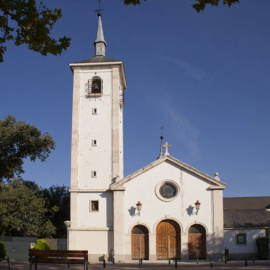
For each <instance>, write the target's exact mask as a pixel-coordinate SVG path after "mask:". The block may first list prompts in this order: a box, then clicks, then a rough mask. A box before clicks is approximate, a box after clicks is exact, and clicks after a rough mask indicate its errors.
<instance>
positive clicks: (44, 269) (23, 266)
mask: <svg viewBox="0 0 270 270" xmlns="http://www.w3.org/2000/svg"><path fill="white" fill-rule="evenodd" d="M0 269H1V270H6V269H8V266H7V263H6V262H1V263H0ZM10 269H11V270H28V269H29V263H28V262H11V267H10ZM56 269H63V270H64V269H66V270H83V265H71V266H70V267H68V266H67V265H65V264H58V265H50V264H38V270H56ZM88 269H89V270H96V269H114V270H116V269H119V270H121V269H123V270H135V269H148V270H154V269H163V270H173V269H176V268H175V264H174V263H171V264H168V262H165V261H164V262H158V263H152V262H143V266H142V268H139V263H136V262H132V263H116V264H112V263H111V262H109V263H106V268H103V264H102V262H101V263H91V264H89V265H88ZM177 269H183V270H184V269H193V270H196V269H198V270H210V269H220V270H229V269H230V270H232V269H234V270H240V269H245V270H247V269H254V270H256V269H260V270H270V261H255V263H253V262H252V261H248V265H247V266H245V262H244V261H234V262H230V261H229V262H228V263H227V264H225V263H224V262H213V267H212V268H211V267H210V263H209V262H199V264H196V262H178V263H177Z"/></svg>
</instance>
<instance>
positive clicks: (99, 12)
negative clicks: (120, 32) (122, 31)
mask: <svg viewBox="0 0 270 270" xmlns="http://www.w3.org/2000/svg"><path fill="white" fill-rule="evenodd" d="M103 10H104V9H101V8H100V0H98V9H96V10H95V12H97V13H98V16H101V11H103Z"/></svg>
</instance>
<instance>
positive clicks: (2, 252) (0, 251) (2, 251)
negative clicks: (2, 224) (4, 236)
mask: <svg viewBox="0 0 270 270" xmlns="http://www.w3.org/2000/svg"><path fill="white" fill-rule="evenodd" d="M6 254H7V250H6V247H5V244H4V242H2V241H0V259H3V258H5V257H6Z"/></svg>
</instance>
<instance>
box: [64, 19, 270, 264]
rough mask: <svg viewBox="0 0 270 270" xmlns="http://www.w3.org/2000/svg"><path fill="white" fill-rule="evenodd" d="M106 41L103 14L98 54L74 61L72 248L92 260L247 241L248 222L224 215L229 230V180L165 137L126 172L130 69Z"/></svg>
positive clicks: (185, 252) (175, 254)
mask: <svg viewBox="0 0 270 270" xmlns="http://www.w3.org/2000/svg"><path fill="white" fill-rule="evenodd" d="M106 46H107V44H106V42H105V39H104V35H103V28H102V22H101V14H98V29H97V36H96V40H95V56H94V57H92V58H90V59H87V60H83V61H81V62H77V63H71V64H70V68H71V70H72V72H73V76H74V82H73V111H72V151H71V188H70V193H71V222H70V227H69V229H68V232H69V234H68V241H69V249H78V250H88V251H89V260H90V261H93V260H100V259H103V258H104V256H105V258H106V259H107V258H108V259H110V258H111V257H112V256H114V258H115V260H116V261H128V260H132V259H140V258H143V259H149V260H159V259H169V258H178V259H180V258H181V259H183V260H194V259H197V258H198V259H212V260H220V259H222V258H223V256H224V248H225V244H226V245H227V247H228V245H229V247H228V248H232V247H233V245H237V243H238V242H235V237H238V238H239V239H238V238H237V239H238V240H239V241H240V242H239V243H240V245H243V244H244V243H246V242H247V240H248V239H249V238H248V237H247V236H246V238H245V236H244V235H245V234H246V232H244V233H239V231H241V230H242V229H243V228H242V227H241V226H240V225H241V224H239V226H240V227H233V226H231V225H232V223H233V216H230V215H232V214H231V212H232V211H231V212H230V211H225V215H226V216H230V218H229V219H228V220H230V221H231V223H226V222H225V224H226V226H227V224H228V228H226V230H224V209H223V208H224V203H225V205H231V204H230V203H229V202H228V201H227V200H226V199H225V201H224V199H223V190H224V189H225V188H226V184H225V183H223V182H222V181H220V178H219V175H218V173H216V174H215V175H214V176H209V175H207V174H205V173H203V172H201V171H199V170H197V169H195V168H193V167H191V166H189V165H187V164H185V163H183V162H182V161H180V160H178V159H176V158H174V157H172V156H171V155H170V154H169V145H168V143H165V144H164V145H163V143H161V151H160V156H159V158H158V159H157V160H155V161H153V162H152V163H151V164H148V165H146V166H145V167H144V168H141V169H140V170H138V171H136V172H134V173H133V174H131V175H129V176H126V177H124V175H123V159H124V155H123V112H124V90H125V89H126V88H127V84H126V76H125V71H124V66H123V62H122V61H117V60H113V59H110V58H108V57H106V53H105V49H106ZM228 199H229V198H228ZM267 200H268V204H269V203H270V201H269V197H266V201H267ZM228 207H229V206H228ZM230 207H232V205H231V206H230ZM229 210H232V209H229ZM229 212H230V213H229ZM234 225H235V224H234ZM242 225H243V224H242ZM251 228H253V229H254V227H252V226H251ZM245 229H248V230H249V229H250V227H249V228H247V227H245ZM265 229H266V225H265V224H261V227H260V228H258V227H256V230H258V231H257V232H258V233H259V234H260V235H265ZM237 234H239V236H236V235H237ZM227 235H228V237H230V239H231V237H233V239H231V240H228V239H229V238H228V239H227V238H226V237H227ZM238 240H236V241H238ZM252 241H253V244H254V239H253V240H252ZM245 245H246V244H245ZM236 252H238V253H239V254H240V253H241V250H240V251H239V249H238V250H237V249H236ZM253 252H255V251H254V250H251V249H250V248H246V249H245V253H247V254H248V253H253Z"/></svg>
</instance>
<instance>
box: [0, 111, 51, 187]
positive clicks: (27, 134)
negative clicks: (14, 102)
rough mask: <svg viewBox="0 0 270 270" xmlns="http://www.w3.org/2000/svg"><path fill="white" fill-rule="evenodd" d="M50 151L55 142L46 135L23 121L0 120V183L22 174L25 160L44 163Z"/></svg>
mask: <svg viewBox="0 0 270 270" xmlns="http://www.w3.org/2000/svg"><path fill="white" fill-rule="evenodd" d="M52 149H55V142H54V141H53V139H52V137H51V136H50V135H48V134H47V133H45V134H42V133H41V132H40V131H39V130H38V129H37V128H36V127H34V126H31V125H29V124H27V123H25V122H24V121H19V122H17V121H16V118H15V117H14V116H8V117H6V118H5V119H4V120H0V182H3V181H4V179H7V180H9V179H11V178H14V176H15V175H20V174H21V173H23V172H24V170H23V168H22V165H23V163H24V159H25V158H30V160H31V161H35V160H36V159H40V160H41V161H45V160H46V158H47V157H48V156H49V154H50V153H51V150H52Z"/></svg>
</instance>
